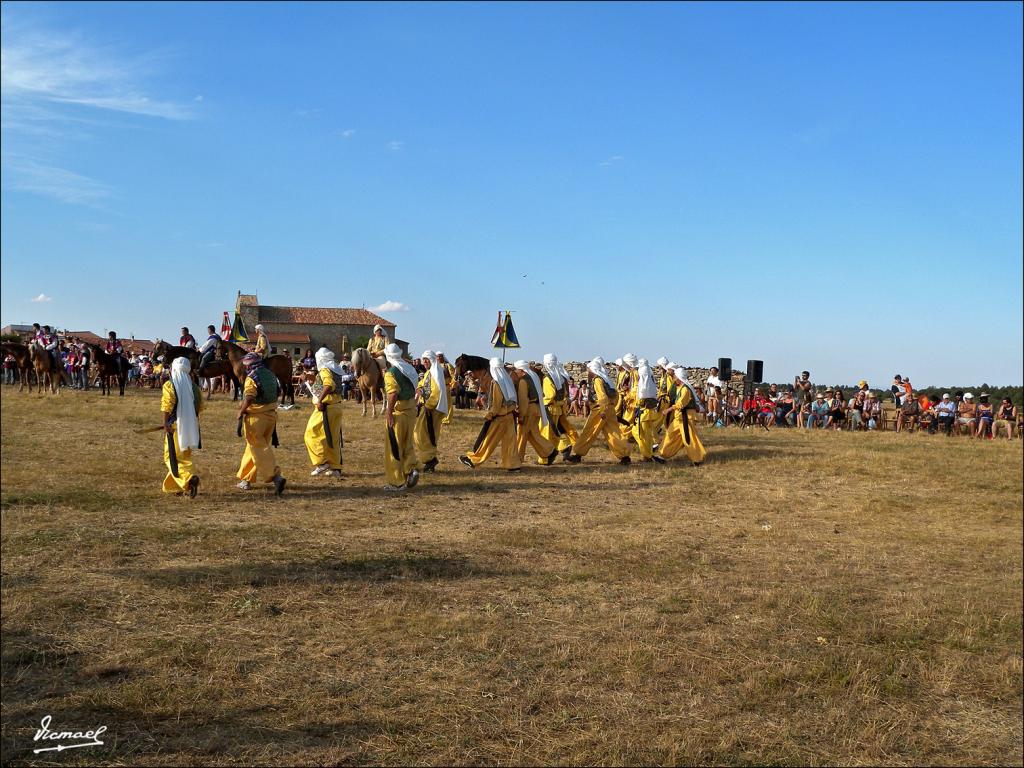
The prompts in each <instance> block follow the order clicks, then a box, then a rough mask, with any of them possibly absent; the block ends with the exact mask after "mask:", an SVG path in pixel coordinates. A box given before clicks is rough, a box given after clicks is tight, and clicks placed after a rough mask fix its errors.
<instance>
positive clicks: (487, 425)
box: [473, 419, 491, 453]
mask: <svg viewBox="0 0 1024 768" xmlns="http://www.w3.org/2000/svg"><path fill="white" fill-rule="evenodd" d="M490 428H491V422H490V420H489V419H484V425H483V426H482V427H480V434H479V435H477V436H476V442H475V443H473V453H476V452H477V451H479V450H480V445H481V444H482V443H483V441H484V438H485V437H486V436H487V430H488V429H490Z"/></svg>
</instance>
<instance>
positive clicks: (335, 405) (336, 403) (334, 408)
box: [302, 368, 343, 469]
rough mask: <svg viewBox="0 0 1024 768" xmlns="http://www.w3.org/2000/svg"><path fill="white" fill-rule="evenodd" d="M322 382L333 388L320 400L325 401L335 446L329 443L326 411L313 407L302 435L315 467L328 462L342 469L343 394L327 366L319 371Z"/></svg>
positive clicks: (325, 387)
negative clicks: (325, 428)
mask: <svg viewBox="0 0 1024 768" xmlns="http://www.w3.org/2000/svg"><path fill="white" fill-rule="evenodd" d="M317 375H318V376H320V382H321V383H322V384H323V385H324V389H325V390H326V389H332V390H334V391H332V392H331V393H330V394H329V395H323V396H322V397H321V398H320V402H321V403H323V406H324V410H325V411H326V412H327V421H328V422H329V423H330V425H331V438H332V441H333V443H334V446H333V447H331V446H330V445H328V444H327V433H326V432H325V431H324V412H323V411H320V410H318V409H317V408H314V409H313V412H312V413H311V414H309V421H307V422H306V432H305V434H304V435H303V436H302V439H303V441H304V442H305V443H306V452H307V453H308V454H309V460H310V462H312V464H313V466H314V467H318V466H320V465H321V464H327V465H328V466H329V467H330V468H331V469H341V463H342V461H341V445H342V440H343V432H342V429H341V408H342V406H341V403H342V400H341V395H339V394H338V392H337V389H336V384H335V382H334V374H333V373H331V371H330V370H329V369H327V368H321V369H320V371H319V373H318V374H317Z"/></svg>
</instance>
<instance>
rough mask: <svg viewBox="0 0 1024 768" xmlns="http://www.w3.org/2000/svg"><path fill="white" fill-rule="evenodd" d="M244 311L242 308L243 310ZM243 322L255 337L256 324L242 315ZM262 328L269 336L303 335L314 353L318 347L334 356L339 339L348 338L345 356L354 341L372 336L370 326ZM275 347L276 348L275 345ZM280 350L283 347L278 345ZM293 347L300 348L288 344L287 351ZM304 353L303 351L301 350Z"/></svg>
mask: <svg viewBox="0 0 1024 768" xmlns="http://www.w3.org/2000/svg"><path fill="white" fill-rule="evenodd" d="M243 311H244V308H243ZM242 320H243V322H245V329H246V331H248V332H249V334H250V335H252V336H254V335H255V330H254V329H255V327H256V322H255V321H253V322H252V323H250V322H249V321H248V320H247V319H246V318H245V315H244V314H243V316H242ZM263 327H264V328H265V329H266V331H267V333H268V334H269V335H271V336H273V335H274V332H275V331H276V332H278V333H305V334H306V335H308V336H309V346H310V347H312V348H313V351H314V352H315V351H316V350H317V349H319V348H320V347H327V348H328V349H331V350H333V351H334V352H335V353H336V354H341V353H342V344H341V339H342V337H343V336H347V337H348V345H347V347H346V348H345V350H344V352H345V353H346V354H352V345H353V344H354V343H355V341H356V339H358V338H360V337H362V336H365V337H367V338H369V337H370V336H372V335H373V326H372V325H304V324H302V323H263ZM275 346H278V345H276V344H275ZM280 346H281V347H282V348H283V347H284V345H280ZM295 346H302V345H296V344H291V343H289V344H288V345H287V347H288V349H289V350H291V349H293V348H294V347H295ZM303 352H305V349H303Z"/></svg>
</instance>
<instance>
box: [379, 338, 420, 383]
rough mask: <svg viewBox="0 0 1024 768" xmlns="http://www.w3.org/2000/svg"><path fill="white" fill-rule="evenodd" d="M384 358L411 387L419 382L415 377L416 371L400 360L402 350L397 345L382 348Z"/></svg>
mask: <svg viewBox="0 0 1024 768" xmlns="http://www.w3.org/2000/svg"><path fill="white" fill-rule="evenodd" d="M384 357H386V358H387V361H388V362H389V363H391V365H393V366H395V368H397V369H398V370H399V372H400V373H401V374H402V375H403V376H405V378H407V379H408V380H409V381H410V382H412V385H413V386H414V387H415V386H416V383H417V382H418V381H419V377H418V376H417V375H416V369H415V368H413V367H412V366H411V365H410V364H409V363H407V362H406V361H405V360H403V359H402V348H401V347H400V346H398V345H397V344H388V345H387V346H386V347H384Z"/></svg>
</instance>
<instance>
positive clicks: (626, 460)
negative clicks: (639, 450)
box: [619, 456, 633, 467]
mask: <svg viewBox="0 0 1024 768" xmlns="http://www.w3.org/2000/svg"><path fill="white" fill-rule="evenodd" d="M632 463H633V460H632V459H631V458H629V456H623V457H622V458H621V459H619V464H621V465H622V466H624V467H628V466H629V465H630V464H632Z"/></svg>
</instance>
